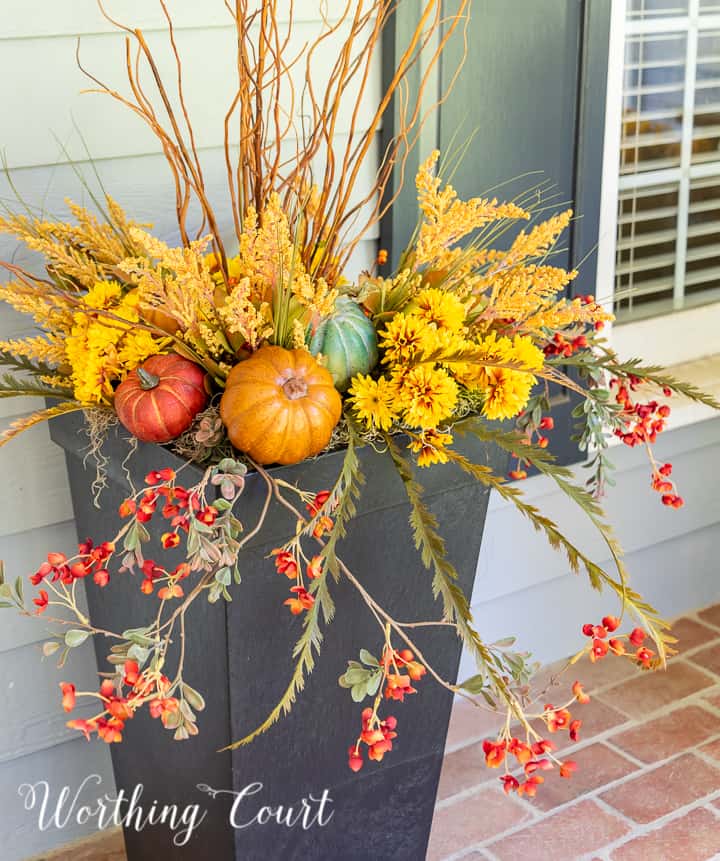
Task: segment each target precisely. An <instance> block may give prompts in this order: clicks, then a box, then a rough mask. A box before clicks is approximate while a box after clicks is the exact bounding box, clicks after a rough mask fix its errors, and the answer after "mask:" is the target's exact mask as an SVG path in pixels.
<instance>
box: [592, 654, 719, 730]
mask: <svg viewBox="0 0 720 861" xmlns="http://www.w3.org/2000/svg"><path fill="white" fill-rule="evenodd" d="M714 684H715V681H714V680H713V679H711V678H710V676H708V675H706V674H705V673H703V672H701V671H700V670H699V669H696V668H695V667H693V666H691V665H690V664H688V663H687V662H686V661H672V663H670V665H669V666H668V668H667V670H657V671H655V672H650V671H646V672H641V671H638V673H637V675H636V676H634V677H633V678H631V679H629V680H628V681H626V682H623V683H622V684H621V685H615V687H613V688H609V689H608V690H606V691H603V692H602V693H601V694H600V695H599V698H600V699H601V700H602V701H603V702H605V703H608V704H609V705H611V706H615V707H616V708H618V709H620V710H621V711H623V712H625V713H626V714H629V715H630V716H631V717H636V718H643V717H645V715H647V714H650V713H651V712H653V711H656V710H657V709H659V708H662V707H663V706H666V705H668V703H676V702H678V700H682V699H684V698H685V697H689V696H690V695H691V694H695V693H697V692H698V691H701V690H704V689H705V688H709V687H712V686H713V685H714Z"/></svg>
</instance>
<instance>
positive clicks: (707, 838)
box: [610, 808, 720, 861]
mask: <svg viewBox="0 0 720 861" xmlns="http://www.w3.org/2000/svg"><path fill="white" fill-rule="evenodd" d="M719 852H720V828H718V820H717V819H716V817H715V816H713V814H712V813H711V812H710V811H709V810H704V809H702V808H700V809H697V810H692V811H690V813H688V814H686V815H685V816H683V817H682V818H680V819H674V820H673V821H672V822H668V824H667V825H664V826H663V827H662V828H658V829H657V831H651V832H650V833H649V834H646V835H645V836H644V837H635V838H634V839H633V840H630V841H629V842H628V843H624V844H623V845H622V846H619V847H618V848H617V849H615V850H614V851H613V853H612V855H611V856H610V857H611V858H612V861H648V859H653V858H654V859H660V858H668V859H669V858H682V861H707V859H708V858H715V857H717V854H718V853H719Z"/></svg>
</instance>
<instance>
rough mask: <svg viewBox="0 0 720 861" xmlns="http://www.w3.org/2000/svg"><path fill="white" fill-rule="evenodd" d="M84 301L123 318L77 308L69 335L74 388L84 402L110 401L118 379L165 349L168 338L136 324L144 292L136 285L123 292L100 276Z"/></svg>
mask: <svg viewBox="0 0 720 861" xmlns="http://www.w3.org/2000/svg"><path fill="white" fill-rule="evenodd" d="M83 302H84V304H85V305H86V306H87V307H88V308H90V309H97V310H98V311H100V310H105V311H109V312H111V313H112V314H113V315H115V317H117V318H119V319H113V318H110V317H104V316H102V315H98V316H95V315H93V314H90V313H85V312H83V311H76V312H75V313H74V314H73V326H72V329H71V331H70V333H69V335H68V337H67V338H66V340H65V355H66V358H67V362H68V364H69V365H70V367H71V368H72V375H71V379H72V385H73V392H74V395H75V397H76V398H77V400H79V401H81V402H82V403H86V404H96V403H109V402H110V401H111V400H112V396H113V391H114V386H113V383H115V382H117V381H119V380H122V379H124V378H125V376H126V375H127V374H128V372H129V371H130V370H132V369H133V368H135V367H137V366H138V365H139V364H140V363H141V362H144V361H145V359H147V358H148V357H149V356H153V355H155V354H156V353H159V352H161V351H162V349H164V347H165V346H167V343H168V341H167V340H158V339H156V338H154V337H153V336H152V335H151V334H150V333H149V332H146V331H145V330H143V329H134V328H133V326H132V324H133V323H136V322H137V321H138V310H137V304H138V296H137V294H136V293H135V292H134V291H133V292H131V293H126V294H125V295H123V294H122V288H121V287H120V285H119V284H116V283H112V282H98V283H97V284H96V285H95V286H94V287H93V288H91V289H90V290H89V291H88V293H87V294H86V295H85V296H84V297H83ZM121 320H122V321H127V323H124V322H121Z"/></svg>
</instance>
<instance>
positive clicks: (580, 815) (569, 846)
mask: <svg viewBox="0 0 720 861" xmlns="http://www.w3.org/2000/svg"><path fill="white" fill-rule="evenodd" d="M628 830H629V829H628V826H627V825H626V824H625V823H624V822H622V820H620V819H618V818H617V817H616V816H613V815H612V814H611V813H608V812H607V811H605V810H603V809H602V808H601V807H599V806H598V805H597V804H595V802H594V801H581V802H579V803H578V804H574V805H573V806H572V807H567V808H565V809H564V810H561V811H560V812H559V813H554V814H552V815H551V816H548V817H547V818H546V819H542V820H541V821H540V822H535V823H533V824H532V825H530V826H529V827H527V828H523V829H522V830H521V831H518V832H516V833H515V834H511V835H510V836H509V837H503V838H502V839H501V840H498V841H497V842H496V843H491V844H490V846H488V849H489V850H490V851H491V852H492V853H493V855H496V856H497V857H498V858H500V859H501V861H518V859H519V858H543V859H557V861H559V859H570V858H577V857H578V856H580V855H585V853H587V852H595V851H598V850H600V849H602V848H603V846H607V845H608V844H609V843H612V842H614V841H615V840H617V839H618V838H620V837H622V836H623V835H624V834H626V833H627V832H628Z"/></svg>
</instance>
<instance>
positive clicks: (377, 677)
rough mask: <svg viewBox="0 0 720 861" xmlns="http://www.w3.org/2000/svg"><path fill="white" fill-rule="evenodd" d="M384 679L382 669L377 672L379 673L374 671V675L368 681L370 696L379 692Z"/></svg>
mask: <svg viewBox="0 0 720 861" xmlns="http://www.w3.org/2000/svg"><path fill="white" fill-rule="evenodd" d="M382 680H383V673H382V670H381V671H379V672H377V673H374V674H373V675H372V676H370V678H369V679H368V682H367V692H368V696H370V697H374V696H375V694H376V693H377V692H378V688H379V687H380V684H381V682H382Z"/></svg>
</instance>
